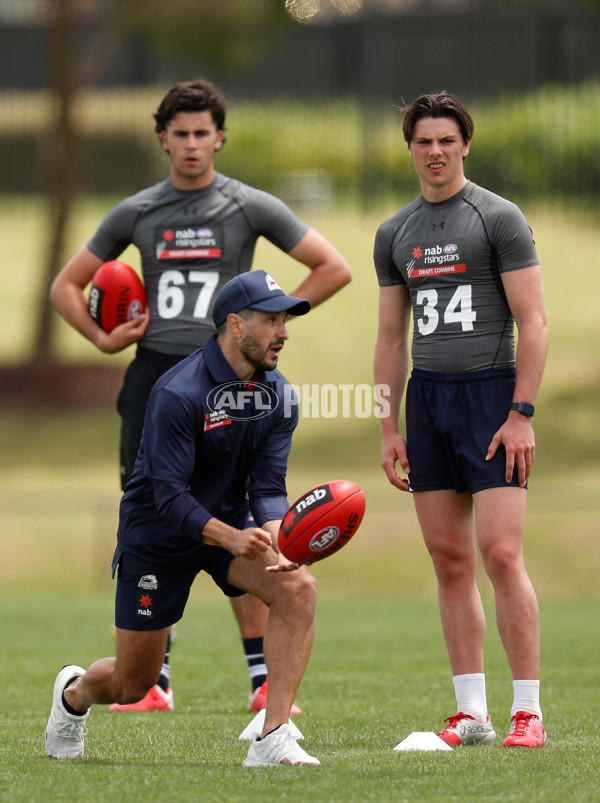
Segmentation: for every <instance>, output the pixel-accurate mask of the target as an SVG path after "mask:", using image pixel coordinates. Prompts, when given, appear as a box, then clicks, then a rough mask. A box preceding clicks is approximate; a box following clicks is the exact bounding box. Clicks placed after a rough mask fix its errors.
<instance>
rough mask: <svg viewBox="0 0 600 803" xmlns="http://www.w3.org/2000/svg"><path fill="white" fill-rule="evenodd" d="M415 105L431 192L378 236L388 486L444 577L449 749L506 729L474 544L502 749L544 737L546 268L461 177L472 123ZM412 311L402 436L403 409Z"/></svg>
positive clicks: (419, 163)
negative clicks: (540, 563)
mask: <svg viewBox="0 0 600 803" xmlns="http://www.w3.org/2000/svg"><path fill="white" fill-rule="evenodd" d="M404 114H405V116H404V128H403V131H404V138H405V140H406V142H407V144H408V148H409V152H410V155H411V157H412V159H413V163H414V166H415V169H416V171H417V174H418V176H419V181H420V185H421V195H420V196H419V197H418V198H416V199H415V200H414V201H413V202H412V203H410V204H409V205H408V206H407V207H405V208H404V209H403V210H401V211H400V212H399V213H398V214H396V215H395V216H394V217H392V218H391V219H390V220H387V221H386V222H385V223H383V224H382V225H381V226H380V228H379V230H378V232H377V237H376V241H375V251H374V259H375V267H376V271H377V277H378V282H379V286H380V303H379V330H378V337H377V345H376V350H375V380H376V382H377V383H378V384H380V385H387V386H389V388H390V410H391V412H390V415H389V417H387V418H385V419H382V442H383V445H382V467H383V469H384V471H385V473H386V475H387V477H388V479H389V481H390V482H391V483H392V485H394V486H395V487H397V488H399V489H400V490H403V491H408V490H410V491H412V496H413V499H414V502H415V507H416V512H417V517H418V519H419V524H420V526H421V530H422V533H423V538H424V541H425V544H426V546H427V549H428V551H429V553H430V555H431V558H432V561H433V565H434V568H435V572H436V577H437V582H438V596H439V604H440V612H441V619H442V627H443V631H444V637H445V641H446V646H447V649H448V654H449V658H450V666H451V669H452V675H453V682H454V688H455V694H456V701H457V713H456V714H455V715H452V716H450V717H449V718H448V719H447V720H446V722H447V723H448V724H447V726H446V727H445V728H443V729H442V731H441V732H440V733H439V736H440V737H441V738H442V739H443V740H444V741H445V742H446V743H448V744H450V745H460V744H493V743H494V742H495V740H496V733H495V731H494V729H493V726H492V723H491V720H490V717H489V715H488V709H487V699H486V686H485V675H484V666H483V645H484V637H485V616H484V610H483V606H482V602H481V597H480V594H479V590H478V588H477V583H476V561H477V544H478V545H479V549H480V552H481V557H482V560H483V564H484V567H485V571H486V573H487V575H488V577H489V578H490V580H491V582H492V585H493V588H494V593H495V601H496V611H497V622H498V629H499V632H500V637H501V639H502V643H503V645H504V649H505V651H506V655H507V658H508V663H509V666H510V669H511V673H512V678H513V690H514V697H513V706H512V711H511V728H510V733H509V734H508V736H507V738H506V739H505V740H504V746H506V747H509V746H522V747H542V746H543V744H544V742H545V738H546V735H545V730H544V726H543V724H542V711H541V708H540V702H539V674H538V673H539V611H538V605H537V600H536V596H535V592H534V589H533V587H532V584H531V581H530V579H529V577H528V575H527V571H526V569H525V565H524V561H523V527H524V517H525V500H526V496H527V492H526V487H527V481H528V478H529V474H530V471H531V466H532V463H533V460H534V454H535V440H534V434H533V429H532V425H531V424H532V416H533V412H534V403H535V400H536V396H537V392H538V388H539V385H540V382H541V379H542V373H543V370H544V363H545V359H546V352H547V347H548V332H547V324H546V312H545V305H544V296H543V291H542V280H541V272H540V267H539V264H538V258H537V254H536V251H535V246H534V243H533V239H532V235H531V230H530V229H529V226H528V225H527V221H526V220H525V218H524V217H523V215H522V213H521V212H520V211H519V209H518V208H517V207H516V206H515V205H514V204H512V203H510V202H509V201H506V200H505V199H503V198H500V197H498V196H497V195H494V194H493V193H491V192H488V191H487V190H484V189H482V188H481V187H478V186H477V185H475V184H473V183H472V182H471V181H468V180H467V178H466V176H465V173H464V160H465V159H466V157H467V155H468V153H469V149H470V147H471V140H472V136H473V121H472V119H471V116H470V114H469V112H468V111H467V109H466V108H465V107H464V105H463V104H462V103H461V102H460V101H459V100H458V99H457V98H454V97H453V96H452V95H449V94H448V93H445V92H441V93H434V94H431V95H424V96H422V97H420V98H417V100H415V101H414V102H413V103H411V104H410V105H409V106H408V107H406V108H405V109H404ZM411 312H412V319H413V338H412V362H413V368H412V374H411V377H410V380H409V382H408V385H407V390H406V439H405V438H404V437H403V436H402V435H401V434H400V433H399V428H398V417H399V411H400V404H401V399H402V395H403V392H404V387H405V384H406V379H407V375H408V370H409V346H408V332H409V324H410V319H411ZM515 322H516V325H517V328H518V330H519V340H518V346H517V349H516V353H515V348H514V338H513V329H514V323H515ZM397 464H399V467H400V469H401V470H402V471H403V472H404V473H405V474H406V475H407V478H404V477H402V476H400V475H399V474H398V472H397V468H396V467H397Z"/></svg>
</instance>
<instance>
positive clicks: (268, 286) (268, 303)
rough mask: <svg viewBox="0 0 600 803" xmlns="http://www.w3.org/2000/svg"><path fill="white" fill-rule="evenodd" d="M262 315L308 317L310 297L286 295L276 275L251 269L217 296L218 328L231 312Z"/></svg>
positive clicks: (235, 279) (215, 317) (214, 314)
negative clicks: (283, 313) (281, 313)
mask: <svg viewBox="0 0 600 803" xmlns="http://www.w3.org/2000/svg"><path fill="white" fill-rule="evenodd" d="M246 308H248V309H255V310H258V311H259V312H289V313H290V315H306V313H307V312H308V311H309V310H310V301H308V299H306V298H295V297H294V296H286V294H285V293H284V292H283V290H282V289H281V287H280V286H279V285H278V284H277V282H276V281H275V279H273V277H272V276H269V274H268V273H266V271H264V270H251V271H248V272H247V273H240V275H239V276H234V278H233V279H230V280H229V281H228V282H227V284H224V285H223V287H222V288H221V289H220V290H219V292H218V293H217V297H216V298H215V303H214V304H213V308H212V317H213V321H214V322H215V326H220V325H221V324H222V323H223V322H224V321H226V320H227V316H228V315H229V313H230V312H239V311H240V310H243V309H246Z"/></svg>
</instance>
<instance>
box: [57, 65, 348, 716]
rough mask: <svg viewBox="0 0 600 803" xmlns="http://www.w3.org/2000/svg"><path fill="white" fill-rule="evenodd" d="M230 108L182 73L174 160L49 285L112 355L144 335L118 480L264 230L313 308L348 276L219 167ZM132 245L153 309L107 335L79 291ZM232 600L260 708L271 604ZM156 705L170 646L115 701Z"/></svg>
mask: <svg viewBox="0 0 600 803" xmlns="http://www.w3.org/2000/svg"><path fill="white" fill-rule="evenodd" d="M225 117H226V107H225V100H224V98H223V96H222V94H221V92H220V91H219V90H218V89H217V88H216V87H215V86H213V85H212V84H210V83H209V82H208V81H204V80H201V79H199V80H195V81H188V82H183V83H180V84H177V85H175V86H174V87H173V88H172V89H171V90H169V92H168V93H167V94H166V95H165V97H164V98H163V100H162V101H161V103H160V105H159V107H158V109H157V111H156V113H155V114H154V120H155V123H156V125H155V129H156V132H157V134H158V136H159V139H160V145H161V147H162V148H163V149H164V151H165V152H166V153H167V154H168V156H169V159H170V174H169V176H168V178H166V179H165V180H164V181H162V182H160V183H159V184H156V185H154V186H152V187H149V188H147V189H144V190H142V191H141V192H138V193H137V194H135V195H132V196H131V197H129V198H126V199H125V200H124V201H122V202H121V203H119V204H118V205H117V206H116V207H115V208H114V209H112V210H111V211H110V212H109V213H108V214H107V216H106V217H105V218H104V220H103V221H102V223H101V224H100V226H99V228H98V230H97V231H96V233H95V234H94V235H93V237H92V238H91V239H90V240H89V242H88V243H87V244H86V245H84V246H83V247H82V248H80V249H79V250H78V251H77V252H76V253H75V254H74V256H73V257H71V259H70V260H69V261H68V262H67V264H66V265H65V266H64V268H63V269H62V270H61V272H60V273H59V275H58V276H57V277H56V279H55V281H54V283H53V286H52V290H51V301H52V303H53V304H54V306H55V307H56V309H57V310H58V311H59V312H60V314H61V315H62V316H63V317H64V318H65V319H66V321H67V322H68V323H69V324H70V325H71V326H73V327H74V328H75V329H76V330H77V331H79V332H80V333H81V334H82V335H83V336H84V337H86V338H87V339H88V340H90V341H91V342H92V343H93V344H94V345H95V346H96V347H97V348H99V349H100V351H102V352H104V353H106V354H112V353H116V352H119V351H121V350H122V349H124V348H126V347H127V346H130V345H132V344H133V343H137V344H138V345H137V351H136V356H135V359H134V360H133V362H132V363H131V365H130V366H129V368H128V370H127V373H126V376H125V381H124V384H123V388H122V390H121V393H120V394H119V399H118V403H117V408H118V411H119V414H120V416H121V419H122V427H121V450H120V453H121V485H122V487H123V488H125V485H126V484H127V482H128V481H129V479H130V477H131V474H132V471H133V466H134V463H135V458H136V455H137V451H138V447H139V444H140V438H141V434H142V428H143V423H144V413H145V409H146V402H147V400H148V396H149V394H150V391H151V389H152V386H153V385H154V383H155V382H156V380H157V379H158V378H159V377H160V376H161V375H162V374H163V373H164V372H165V371H167V370H168V369H169V368H171V367H172V366H173V365H175V364H176V363H178V362H179V361H180V360H181V359H183V358H184V357H187V356H188V355H189V354H191V353H192V352H194V351H195V350H196V349H198V348H199V347H201V346H203V345H204V344H205V343H206V342H207V341H208V340H209V339H210V337H211V336H212V335H213V333H214V326H213V323H212V319H211V310H212V303H213V300H214V298H215V297H216V295H217V293H218V291H219V290H220V289H221V287H223V285H224V284H225V283H226V282H227V281H228V280H230V279H231V278H233V277H234V276H237V275H238V274H240V273H243V272H245V271H248V270H250V269H251V267H252V259H253V255H254V249H255V245H256V241H257V239H258V238H259V237H260V236H263V237H266V238H267V239H268V240H270V241H271V242H272V243H273V244H274V245H276V246H277V247H279V248H280V249H281V250H283V251H285V252H286V253H288V254H289V255H290V256H291V257H292V258H293V259H295V260H297V261H298V262H300V263H301V264H303V265H305V266H306V267H307V268H308V269H309V273H308V275H307V276H306V277H305V278H304V280H303V281H302V282H301V283H300V284H299V286H298V287H297V288H296V289H295V293H294V295H297V296H300V297H302V298H307V299H308V300H309V301H310V302H311V304H312V306H313V307H314V306H316V305H317V304H319V303H320V302H322V301H325V300H326V299H327V298H329V297H330V296H331V295H333V294H334V293H335V292H337V290H339V289H340V288H341V287H343V285H345V284H346V283H347V282H349V281H350V269H349V267H348V265H347V263H346V261H345V260H344V259H343V257H342V256H341V255H340V254H339V253H338V251H337V250H336V249H335V248H334V246H333V245H331V243H329V242H328V241H327V240H326V239H325V237H323V236H322V235H321V234H319V233H318V232H317V231H315V230H314V229H311V228H309V227H308V226H307V225H306V224H304V223H303V222H301V221H300V220H299V219H298V218H297V217H296V215H295V214H294V213H293V212H292V211H291V210H290V209H289V208H288V207H287V206H286V205H285V204H284V203H283V202H282V201H281V200H279V199H278V198H275V197H274V196H272V195H269V194H268V193H266V192H262V191H260V190H258V189H255V188H253V187H249V186H248V185H246V184H243V183H242V182H240V181H237V180H235V179H232V178H228V177H226V176H224V175H221V174H220V173H217V172H216V169H215V165H214V157H215V153H217V152H218V151H220V150H221V149H222V147H223V145H224V144H225ZM132 156H133V158H134V157H135V154H133V155H132ZM249 158H251V155H250V154H249ZM130 244H133V245H134V246H136V247H137V248H138V250H139V252H140V256H141V268H142V274H143V280H144V284H145V288H146V297H147V311H146V313H145V314H143V315H140V316H139V317H138V318H135V319H133V320H131V321H129V322H127V323H124V324H122V325H120V326H117V327H116V329H114V330H113V331H112V332H110V333H106V332H104V331H103V330H102V329H101V328H100V326H98V324H97V323H96V322H95V321H94V320H93V319H92V318H91V316H90V315H89V313H88V309H87V301H86V298H85V295H84V290H85V288H86V287H87V286H88V284H89V283H90V281H91V279H92V277H93V275H94V273H95V271H96V270H97V269H98V268H99V267H100V265H101V264H102V263H104V262H106V261H108V260H111V259H116V258H117V257H118V256H119V255H120V254H121V253H122V252H123V251H124V250H125V249H126V248H127V246H129V245H130ZM232 605H233V609H234V612H235V614H236V617H237V620H238V625H239V628H240V634H241V637H242V641H243V644H244V651H245V655H246V659H247V661H248V671H249V674H250V680H251V688H252V691H251V698H250V702H249V705H250V708H251V710H253V711H254V710H256V711H258V710H260V709H261V708H264V706H265V702H266V690H267V686H266V667H265V662H264V655H263V648H262V637H263V635H264V627H265V623H266V617H267V609H266V607H265V606H264V605H263V604H262V603H261V602H260V601H259V600H258V599H257V598H256V597H252V596H250V595H246V596H244V597H239V598H236V599H235V600H232ZM155 708H159V709H162V710H167V709H170V708H172V692H171V689H170V684H169V667H168V655H167V656H166V660H165V665H164V667H163V673H162V675H161V678H160V680H159V682H158V685H157V687H156V688H154V689H152V690H151V691H150V692H149V696H148V697H147V699H144V700H142V701H140V703H136V704H134V705H132V706H114V707H113V709H112V710H138V711H139V710H146V711H147V710H153V709H155ZM296 713H297V712H296Z"/></svg>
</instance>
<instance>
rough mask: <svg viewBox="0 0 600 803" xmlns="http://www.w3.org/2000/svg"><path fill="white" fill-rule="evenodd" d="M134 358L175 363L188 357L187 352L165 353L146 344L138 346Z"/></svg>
mask: <svg viewBox="0 0 600 803" xmlns="http://www.w3.org/2000/svg"><path fill="white" fill-rule="evenodd" d="M135 356H136V359H138V360H149V361H151V362H158V363H168V364H169V365H175V364H176V363H178V362H179V361H180V360H183V359H184V358H185V357H188V356H189V355H188V354H167V353H166V352H165V351H155V350H154V349H149V348H147V347H146V346H138V347H137V349H136V352H135Z"/></svg>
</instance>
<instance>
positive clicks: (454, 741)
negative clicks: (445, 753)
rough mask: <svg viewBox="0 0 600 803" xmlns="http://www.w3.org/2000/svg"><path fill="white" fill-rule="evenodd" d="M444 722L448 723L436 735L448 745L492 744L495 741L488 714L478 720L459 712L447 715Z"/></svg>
mask: <svg viewBox="0 0 600 803" xmlns="http://www.w3.org/2000/svg"><path fill="white" fill-rule="evenodd" d="M444 722H447V723H448V724H447V725H446V727H445V728H444V730H443V731H440V732H439V733H438V736H439V737H440V739H441V740H442V741H444V742H446V744H449V745H450V747H458V746H459V745H461V744H494V742H495V741H496V732H495V730H494V728H493V725H492V721H491V719H490V718H489V716H488V717H487V719H486V720H485V722H479V720H477V719H475V718H474V717H472V716H471V715H470V714H463V713H462V712H460V713H458V714H454V716H451V717H448V719H445V720H444Z"/></svg>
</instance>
